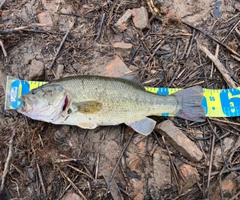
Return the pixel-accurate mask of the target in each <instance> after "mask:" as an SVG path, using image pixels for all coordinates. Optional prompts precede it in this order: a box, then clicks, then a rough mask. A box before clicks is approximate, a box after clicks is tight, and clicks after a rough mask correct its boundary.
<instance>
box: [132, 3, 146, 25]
mask: <svg viewBox="0 0 240 200" xmlns="http://www.w3.org/2000/svg"><path fill="white" fill-rule="evenodd" d="M132 16H133V23H134V25H135V26H136V28H139V29H144V28H146V27H147V25H148V12H147V9H146V8H145V7H143V6H142V7H141V8H134V9H133V10H132Z"/></svg>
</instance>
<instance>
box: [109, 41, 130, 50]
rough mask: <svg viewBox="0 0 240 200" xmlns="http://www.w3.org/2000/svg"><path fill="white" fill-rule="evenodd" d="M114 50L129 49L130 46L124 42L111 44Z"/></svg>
mask: <svg viewBox="0 0 240 200" xmlns="http://www.w3.org/2000/svg"><path fill="white" fill-rule="evenodd" d="M113 47H114V48H120V49H131V48H132V44H130V43H126V42H115V43H114V44H113Z"/></svg>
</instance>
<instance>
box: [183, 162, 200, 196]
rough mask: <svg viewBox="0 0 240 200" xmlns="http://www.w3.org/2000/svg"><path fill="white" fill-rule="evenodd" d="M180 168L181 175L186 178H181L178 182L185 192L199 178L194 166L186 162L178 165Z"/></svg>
mask: <svg viewBox="0 0 240 200" xmlns="http://www.w3.org/2000/svg"><path fill="white" fill-rule="evenodd" d="M180 170H181V172H182V175H183V176H184V178H185V179H186V182H183V180H181V182H180V184H181V186H182V187H183V188H182V189H183V192H186V191H187V190H188V189H189V188H191V187H192V186H193V185H194V184H195V183H196V182H198V181H199V180H200V178H199V173H198V171H197V169H196V168H195V167H192V166H191V165H188V164H182V165H181V166H180Z"/></svg>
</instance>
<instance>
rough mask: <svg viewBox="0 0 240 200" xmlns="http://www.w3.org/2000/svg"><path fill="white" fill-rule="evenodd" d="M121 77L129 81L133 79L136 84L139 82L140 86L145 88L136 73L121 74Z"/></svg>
mask: <svg viewBox="0 0 240 200" xmlns="http://www.w3.org/2000/svg"><path fill="white" fill-rule="evenodd" d="M120 78H122V79H126V80H128V81H131V82H133V83H135V84H137V85H138V86H140V87H141V88H142V89H144V90H145V88H144V86H143V85H142V83H141V82H140V81H139V79H138V77H137V76H136V75H134V74H127V75H125V76H121V77H120Z"/></svg>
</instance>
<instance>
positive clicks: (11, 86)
mask: <svg viewBox="0 0 240 200" xmlns="http://www.w3.org/2000/svg"><path fill="white" fill-rule="evenodd" d="M46 83H47V82H39V81H24V80H19V79H16V78H12V77H7V85H6V91H7V92H6V99H5V109H16V108H18V107H19V106H21V104H22V102H21V99H20V97H21V96H22V95H24V94H27V93H28V92H29V91H31V90H33V89H35V88H38V87H40V86H42V85H44V84H46ZM146 90H147V91H149V92H153V93H156V94H159V95H170V94H173V93H174V92H177V91H179V90H181V89H180V88H152V87H146ZM203 96H204V98H203V101H202V106H203V107H204V109H205V113H206V116H207V117H237V116H240V87H237V88H231V89H223V90H212V89H203ZM164 116H169V114H164Z"/></svg>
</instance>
